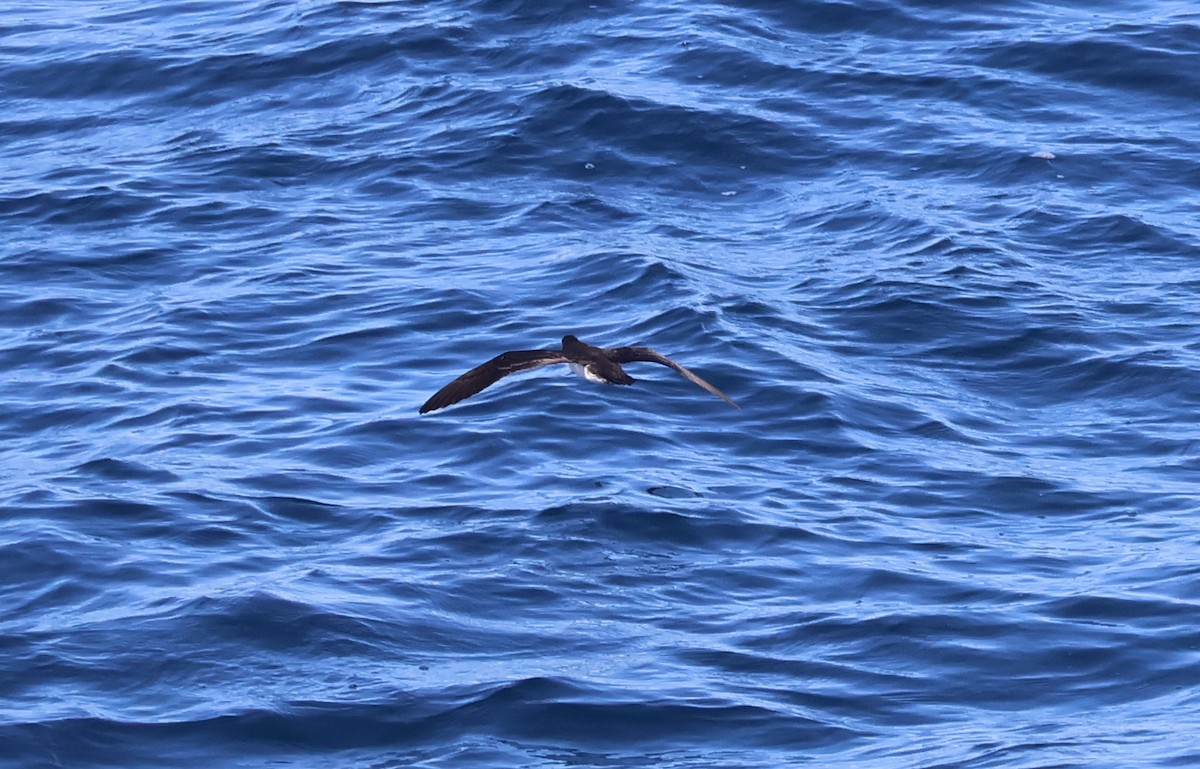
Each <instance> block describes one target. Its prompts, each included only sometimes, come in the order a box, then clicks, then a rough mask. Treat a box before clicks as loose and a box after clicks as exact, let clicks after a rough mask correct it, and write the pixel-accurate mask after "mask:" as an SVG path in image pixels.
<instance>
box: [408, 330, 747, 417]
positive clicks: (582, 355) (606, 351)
mask: <svg viewBox="0 0 1200 769" xmlns="http://www.w3.org/2000/svg"><path fill="white" fill-rule="evenodd" d="M639 361H640V362H646V363H659V364H662V365H663V366H667V367H669V368H672V369H674V370H675V371H677V372H679V373H680V374H682V375H683V376H684V377H686V378H687V379H689V380H691V381H692V382H694V383H695V384H697V385H699V386H700V387H703V388H704V389H705V390H708V391H709V392H710V393H712V394H713V395H715V396H717V397H718V398H720V399H721V400H723V401H725V402H726V403H728V404H729V405H730V406H733V407H734V408H740V407H739V406H738V405H737V404H736V403H734V402H733V401H732V400H731V399H730V398H729V396H728V395H726V394H725V393H723V392H721V391H720V390H718V389H717V388H716V387H713V386H712V385H711V384H709V383H708V382H706V381H704V380H703V379H701V378H700V377H699V376H697V375H696V374H693V373H692V372H691V371H689V370H687V369H686V368H684V367H683V366H681V365H679V364H678V363H676V362H675V361H673V360H671V359H670V358H668V357H667V356H665V355H663V354H662V353H659V352H656V351H654V350H651V349H650V348H649V347H611V348H607V347H593V346H592V345H590V344H587V343H586V342H581V341H579V339H577V338H575V337H574V336H572V335H570V334H568V335H567V336H564V337H563V340H562V349H561V350H513V351H511V352H506V353H501V354H500V355H497V356H496V357H495V358H492V359H491V360H489V361H488V362H487V363H484V364H482V365H479V366H476V367H475V368H473V369H471V370H470V371H468V372H467V373H465V374H463V375H462V376H460V377H459V378H458V379H455V380H454V381H453V382H451V383H450V384H448V385H446V386H445V387H443V388H442V389H440V390H438V391H437V392H436V393H434V394H433V397H432V398H430V399H429V400H427V401H425V405H424V406H422V407H421V413H422V414H425V413H427V412H429V411H435V410H437V409H440V408H445V407H446V406H449V405H452V404H454V403H458V402H459V401H461V400H463V399H464V398H469V397H471V396H472V395H474V394H475V393H477V392H480V391H481V390H484V389H485V388H488V387H491V386H492V385H494V384H495V383H496V382H498V381H500V379H502V378H503V377H506V376H508V375H509V374H515V373H517V372H518V371H527V370H529V369H534V368H540V367H541V366H549V365H552V364H555V363H568V364H570V365H571V368H573V369H575V370H576V371H577V372H579V373H580V374H581V375H582V376H583V377H584V378H585V379H588V380H590V381H592V382H607V383H608V384H620V385H629V384H633V381H634V380H633V377H631V376H629V374H626V373H625V369H623V368H621V364H622V363H635V362H639Z"/></svg>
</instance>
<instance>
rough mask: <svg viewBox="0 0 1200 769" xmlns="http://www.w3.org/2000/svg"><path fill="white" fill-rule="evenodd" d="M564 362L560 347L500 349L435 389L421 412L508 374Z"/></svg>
mask: <svg viewBox="0 0 1200 769" xmlns="http://www.w3.org/2000/svg"><path fill="white" fill-rule="evenodd" d="M566 362H567V359H566V357H564V356H563V354H562V351H560V350H513V351H511V352H506V353H502V354H500V355H497V356H496V357H495V358H492V359H491V360H489V361H488V362H487V363H484V364H483V365H481V366H476V367H475V368H473V369H471V370H470V371H468V372H467V373H465V374H463V375H462V376H460V377H459V378H458V379H455V380H454V381H453V382H451V383H450V384H448V385H446V386H445V387H443V388H442V389H440V390H438V391H437V392H435V393H434V394H433V397H432V398H430V399H429V400H427V401H425V405H424V406H422V407H421V413H422V414H424V413H425V412H427V411H434V410H435V409H440V408H445V407H446V406H449V405H450V404H452V403H458V402H459V401H460V400H462V399H463V398H470V397H471V396H472V395H474V394H475V393H477V392H479V391H480V390H483V389H484V388H486V387H491V386H492V385H494V384H496V382H499V381H500V379H502V378H503V377H506V376H508V375H509V374H515V373H517V372H518V371H525V370H527V369H531V368H538V367H540V366H549V365H551V364H553V363H566Z"/></svg>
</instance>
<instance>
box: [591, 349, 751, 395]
mask: <svg viewBox="0 0 1200 769" xmlns="http://www.w3.org/2000/svg"><path fill="white" fill-rule="evenodd" d="M607 354H608V356H609V358H611V359H612V360H615V361H616V362H617V363H634V362H636V361H645V362H646V363H661V364H662V365H664V366H668V367H670V368H673V369H675V370H676V371H678V372H679V373H680V374H683V376H685V377H687V378H688V379H690V380H691V381H693V382H695V383H696V384H698V385H700V386H701V387H703V388H704V389H705V390H708V391H709V392H710V393H712V394H713V395H715V396H717V397H718V398H720V399H721V400H723V401H725V402H726V403H728V404H729V405H730V406H733V407H734V408H735V409H740V408H741V406H739V405H737V404H736V403H734V402H733V399H732V398H730V397H729V396H728V395H726V394H725V393H723V392H721V391H720V390H718V389H717V388H715V387H713V386H712V385H711V384H709V383H708V382H706V381H704V380H703V379H701V378H700V377H699V376H697V375H696V374H693V373H692V372H691V371H688V370H687V369H686V368H684V367H683V366H681V365H679V364H678V363H676V362H675V361H673V360H671V359H670V358H668V357H667V356H665V355H663V354H662V353H660V352H657V351H655V350H651V349H650V348H649V347H615V348H613V349H611V350H608V351H607Z"/></svg>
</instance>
